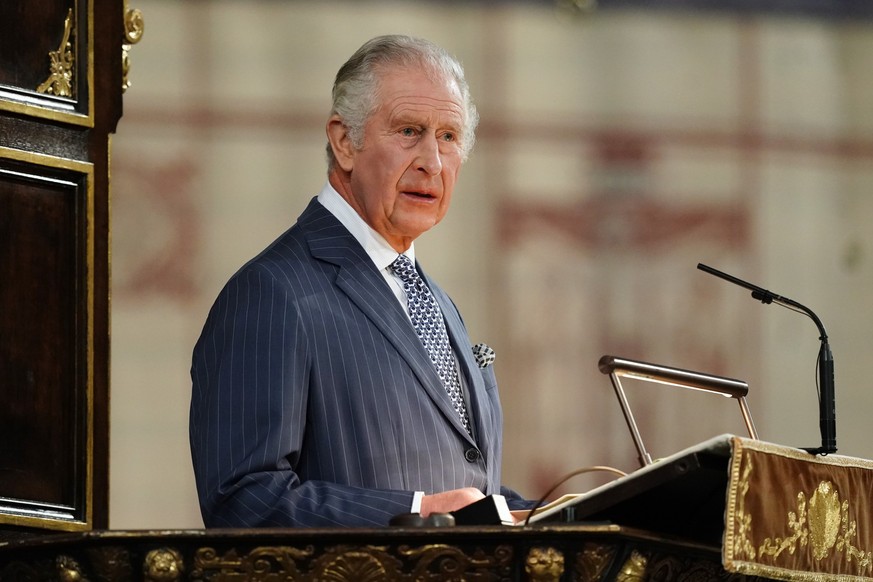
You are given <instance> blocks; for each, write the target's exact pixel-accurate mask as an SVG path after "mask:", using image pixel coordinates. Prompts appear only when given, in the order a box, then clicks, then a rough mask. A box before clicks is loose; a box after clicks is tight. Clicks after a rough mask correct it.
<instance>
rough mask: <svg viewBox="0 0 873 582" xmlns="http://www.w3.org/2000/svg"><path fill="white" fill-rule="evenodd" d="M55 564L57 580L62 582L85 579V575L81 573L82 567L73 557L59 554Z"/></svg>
mask: <svg viewBox="0 0 873 582" xmlns="http://www.w3.org/2000/svg"><path fill="white" fill-rule="evenodd" d="M55 565H56V566H57V569H58V580H61V581H62V582H79V581H80V580H85V577H84V576H83V575H82V568H81V567H80V566H79V563H78V562H76V560H74V559H73V558H71V557H69V556H65V555H63V554H61V555H60V556H58V557H57V559H55Z"/></svg>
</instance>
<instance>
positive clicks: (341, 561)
mask: <svg viewBox="0 0 873 582" xmlns="http://www.w3.org/2000/svg"><path fill="white" fill-rule="evenodd" d="M511 570H512V548H511V547H510V546H498V547H497V548H495V549H494V551H493V555H487V554H486V553H485V552H484V551H482V550H481V549H476V550H475V551H474V552H473V553H472V555H468V554H467V553H465V551H464V550H463V549H461V548H458V547H455V546H449V545H445V544H428V545H425V546H420V547H409V546H404V545H401V546H398V547H397V548H394V549H392V548H391V547H389V546H347V545H340V546H332V547H326V548H324V549H323V550H322V551H320V552H318V553H317V555H316V551H315V548H314V547H313V546H306V547H304V548H294V547H289V546H264V547H259V548H254V549H252V550H251V551H249V552H248V553H241V552H238V551H237V550H236V549H230V550H228V551H227V552H225V553H224V554H221V555H220V554H219V553H218V552H217V551H216V550H215V549H214V548H201V549H199V550H197V551H196V552H195V554H194V568H193V569H192V571H191V579H192V580H204V579H208V580H239V579H255V580H312V581H315V580H318V581H322V580H328V581H333V582H342V581H349V582H351V581H354V582H358V581H363V582H368V581H371V580H372V581H376V580H400V581H402V580H409V581H410V582H412V581H415V582H438V581H442V580H461V579H467V580H477V579H480V578H483V577H495V576H494V574H495V573H496V577H497V578H498V579H501V578H506V577H508V576H510V574H511Z"/></svg>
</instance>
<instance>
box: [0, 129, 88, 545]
mask: <svg viewBox="0 0 873 582" xmlns="http://www.w3.org/2000/svg"><path fill="white" fill-rule="evenodd" d="M0 159H7V160H14V161H17V162H24V163H27V164H31V165H34V166H41V167H44V168H54V169H58V170H67V171H69V172H74V173H78V174H81V175H82V176H85V182H86V186H85V196H86V201H85V206H86V208H85V220H86V228H85V230H86V242H85V245H86V248H85V253H86V257H85V262H86V270H87V274H86V275H85V277H86V284H85V285H86V291H85V296H86V301H87V309H88V313H87V318H86V324H85V327H86V329H85V336H86V340H85V342H86V345H87V347H86V349H85V377H86V380H85V381H86V384H87V385H86V386H85V398H86V408H87V427H86V444H85V447H86V455H85V464H86V467H85V475H86V478H85V479H86V482H85V492H84V504H85V507H84V508H78V507H77V508H74V510H79V509H84V514H85V521H81V520H77V519H61V518H53V517H51V516H40V517H27V516H21V515H12V514H6V513H0V523H5V524H11V525H16V526H24V527H39V528H43V529H51V530H58V531H70V532H74V531H88V530H90V529H92V524H93V507H94V490H93V483H94V164H92V163H89V162H82V161H78V160H71V159H68V158H60V157H56V156H48V155H45V154H37V153H33V152H26V151H22V150H17V149H13V148H7V147H3V146H0Z"/></svg>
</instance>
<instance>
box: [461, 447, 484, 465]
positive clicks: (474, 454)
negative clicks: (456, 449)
mask: <svg viewBox="0 0 873 582" xmlns="http://www.w3.org/2000/svg"><path fill="white" fill-rule="evenodd" d="M480 456H481V455H480V453H479V451H477V450H476V449H473V448H470V449H467V450H466V451H464V458H465V459H467V462H468V463H475V462H476V461H478V460H479V457H480Z"/></svg>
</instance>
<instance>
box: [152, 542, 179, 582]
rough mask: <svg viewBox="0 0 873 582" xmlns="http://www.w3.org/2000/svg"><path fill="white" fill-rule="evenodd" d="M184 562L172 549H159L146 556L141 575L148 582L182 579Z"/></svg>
mask: <svg viewBox="0 0 873 582" xmlns="http://www.w3.org/2000/svg"><path fill="white" fill-rule="evenodd" d="M184 571H185V562H184V560H183V559H182V554H180V553H179V552H178V551H177V550H175V549H173V548H159V549H157V550H152V551H150V552H149V553H148V554H146V557H145V560H143V564H142V575H143V578H144V579H145V580H147V581H148V582H165V581H166V582H172V581H174V580H178V579H179V578H181V577H182V573H183V572H184Z"/></svg>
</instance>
